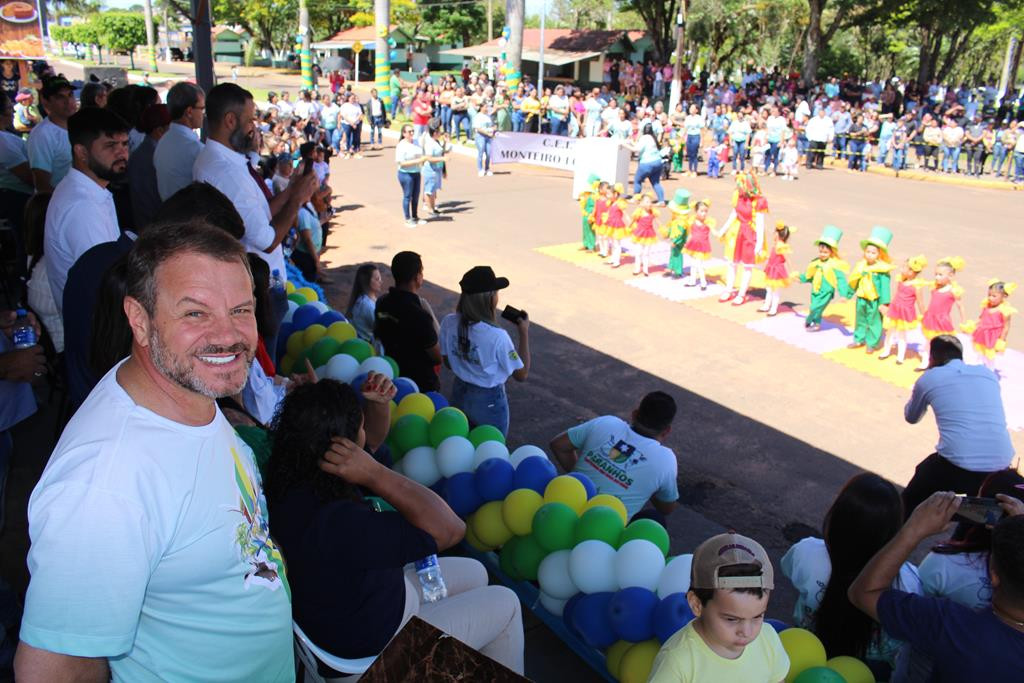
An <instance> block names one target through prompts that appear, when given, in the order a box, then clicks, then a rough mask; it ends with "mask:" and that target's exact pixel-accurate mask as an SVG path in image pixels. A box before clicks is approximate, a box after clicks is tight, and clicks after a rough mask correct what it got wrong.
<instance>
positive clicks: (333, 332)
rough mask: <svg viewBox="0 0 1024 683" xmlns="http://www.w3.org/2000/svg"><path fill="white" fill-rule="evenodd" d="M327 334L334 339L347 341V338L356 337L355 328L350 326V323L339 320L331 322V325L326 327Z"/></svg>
mask: <svg viewBox="0 0 1024 683" xmlns="http://www.w3.org/2000/svg"><path fill="white" fill-rule="evenodd" d="M327 336H328V337H330V338H331V339H333V340H335V341H339V342H347V341H348V340H349V339H355V338H356V328H355V327H353V326H352V323H345V322H340V321H339V322H336V323H331V326H330V327H328V328H327Z"/></svg>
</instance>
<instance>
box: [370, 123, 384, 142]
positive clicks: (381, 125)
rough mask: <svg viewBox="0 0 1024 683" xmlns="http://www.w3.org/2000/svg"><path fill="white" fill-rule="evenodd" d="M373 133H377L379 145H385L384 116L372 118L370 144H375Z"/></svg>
mask: <svg viewBox="0 0 1024 683" xmlns="http://www.w3.org/2000/svg"><path fill="white" fill-rule="evenodd" d="M373 131H377V144H378V145H383V144H384V133H383V131H384V117H383V116H371V117H370V144H371V145H372V144H373Z"/></svg>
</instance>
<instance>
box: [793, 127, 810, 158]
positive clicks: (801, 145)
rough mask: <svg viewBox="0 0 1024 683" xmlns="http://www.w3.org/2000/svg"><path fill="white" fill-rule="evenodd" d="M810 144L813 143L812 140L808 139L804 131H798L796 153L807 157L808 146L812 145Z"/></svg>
mask: <svg viewBox="0 0 1024 683" xmlns="http://www.w3.org/2000/svg"><path fill="white" fill-rule="evenodd" d="M810 144H811V143H810V141H808V139H807V136H806V135H804V134H803V132H802V131H801V132H800V133H797V136H796V153H797V154H799V155H800V156H803V157H806V156H807V148H808V147H809V146H810Z"/></svg>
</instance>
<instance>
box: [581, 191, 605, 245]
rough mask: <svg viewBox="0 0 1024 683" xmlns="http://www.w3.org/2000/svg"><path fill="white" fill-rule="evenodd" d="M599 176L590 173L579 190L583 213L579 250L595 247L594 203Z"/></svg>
mask: <svg viewBox="0 0 1024 683" xmlns="http://www.w3.org/2000/svg"><path fill="white" fill-rule="evenodd" d="M600 184H601V178H600V177H599V176H598V175H597V174H596V173H591V174H590V177H589V178H587V186H586V187H585V188H583V191H582V192H580V196H579V200H578V201H579V203H580V211H581V212H582V213H583V218H582V223H583V246H582V247H581V249H580V250H581V251H594V249H595V248H597V236H596V235H595V234H594V204H595V202H596V195H597V193H598V186H599V185H600Z"/></svg>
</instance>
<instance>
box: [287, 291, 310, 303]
mask: <svg viewBox="0 0 1024 683" xmlns="http://www.w3.org/2000/svg"><path fill="white" fill-rule="evenodd" d="M288 300H289V301H294V302H295V303H296V304H298V305H299V306H305V305H306V304H308V303H309V302H308V301H306V297H304V296H302V295H301V294H299V293H298V292H294V293H292V294H289V295H288Z"/></svg>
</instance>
